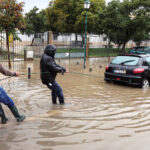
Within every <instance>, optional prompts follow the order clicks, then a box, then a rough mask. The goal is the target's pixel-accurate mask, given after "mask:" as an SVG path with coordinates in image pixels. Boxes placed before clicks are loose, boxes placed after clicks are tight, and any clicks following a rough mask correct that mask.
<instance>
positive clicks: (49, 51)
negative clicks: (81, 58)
mask: <svg viewBox="0 0 150 150" xmlns="http://www.w3.org/2000/svg"><path fill="white" fill-rule="evenodd" d="M44 53H45V54H47V55H49V56H51V57H53V58H54V56H55V53H56V46H55V45H52V44H49V45H47V46H46V47H45V50H44Z"/></svg>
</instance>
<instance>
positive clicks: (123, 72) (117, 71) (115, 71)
mask: <svg viewBox="0 0 150 150" xmlns="http://www.w3.org/2000/svg"><path fill="white" fill-rule="evenodd" d="M114 73H122V74H126V70H119V69H115V70H114Z"/></svg>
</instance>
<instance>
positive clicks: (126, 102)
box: [0, 58, 150, 150]
mask: <svg viewBox="0 0 150 150" xmlns="http://www.w3.org/2000/svg"><path fill="white" fill-rule="evenodd" d="M108 62H109V59H108V58H97V59H96V58H91V59H89V61H87V66H86V69H83V60H82V59H73V60H60V62H59V61H58V60H57V63H59V64H60V65H62V66H64V67H67V68H69V69H70V71H71V72H70V73H66V74H65V75H63V76H62V75H60V74H59V75H58V76H57V81H58V83H59V84H60V85H61V86H62V88H63V92H64V96H65V102H66V104H65V105H64V106H60V105H52V104H51V92H50V91H49V90H48V88H47V87H46V86H44V85H42V83H41V81H40V78H39V60H35V61H33V62H32V61H31V62H30V61H28V62H23V61H22V62H15V63H14V64H13V69H14V70H17V71H18V72H20V73H25V72H27V68H28V67H31V72H32V73H33V74H32V75H31V79H28V78H27V75H21V76H19V77H18V78H15V77H13V78H10V79H7V80H3V81H1V85H2V86H3V87H4V88H5V90H6V91H7V92H8V94H9V96H10V97H11V98H13V100H14V101H15V103H16V105H17V107H18V109H19V111H20V113H22V114H25V115H26V120H25V121H24V122H22V123H17V122H16V120H15V119H14V117H13V116H12V114H11V113H10V111H9V110H8V108H7V107H6V106H4V105H3V108H4V110H5V112H6V115H7V117H8V118H9V121H8V123H7V124H6V125H2V124H0V150H35V149H36V150H120V149H121V150H149V149H150V144H149V143H150V138H149V136H150V89H140V88H136V87H130V86H124V85H117V84H108V83H105V82H104V78H103V77H104V70H105V66H106V64H107V63H108ZM3 64H4V65H5V63H3ZM89 68H92V71H89ZM0 77H1V79H2V78H5V76H2V75H1V76H0Z"/></svg>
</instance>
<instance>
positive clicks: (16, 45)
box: [0, 32, 150, 61]
mask: <svg viewBox="0 0 150 150" xmlns="http://www.w3.org/2000/svg"><path fill="white" fill-rule="evenodd" d="M17 36H18V37H19V39H20V40H18V39H14V38H13V37H12V36H9V41H10V43H9V45H10V57H11V60H13V61H15V60H24V52H25V51H26V50H32V51H33V52H34V57H41V55H42V54H43V50H44V48H45V46H46V45H47V44H54V45H56V47H57V49H58V51H59V54H56V57H58V58H59V57H61V58H70V57H75V58H76V57H84V40H85V37H84V34H73V33H70V34H68V33H63V34H62V33H53V32H45V33H36V34H35V35H33V34H32V35H30V36H27V35H26V34H21V33H19V32H18V33H17ZM87 41H88V43H89V46H88V47H89V48H90V49H97V48H108V46H110V45H109V39H108V38H107V37H106V35H94V34H88V35H87ZM142 45H143V46H150V41H145V42H142ZM111 46H112V47H113V48H117V45H115V44H112V45H111ZM133 46H136V45H135V43H134V42H132V41H129V42H128V43H127V45H126V47H127V48H131V47H133ZM64 50H66V52H65V51H64ZM73 50H74V51H73ZM61 52H63V54H60V53H61ZM99 52H101V51H99ZM7 55H8V54H7V47H6V34H5V33H0V59H1V60H7V58H8V56H7Z"/></svg>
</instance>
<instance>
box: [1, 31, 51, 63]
mask: <svg viewBox="0 0 150 150" xmlns="http://www.w3.org/2000/svg"><path fill="white" fill-rule="evenodd" d="M17 36H18V39H14V38H13V36H12V35H10V36H9V51H10V57H11V60H12V61H15V60H24V53H25V51H26V50H32V51H34V56H35V57H39V56H41V54H42V53H43V49H44V47H45V46H46V45H47V44H48V43H49V42H48V32H45V33H36V34H35V35H30V36H28V35H26V34H21V33H17ZM7 55H8V53H7V47H6V34H5V33H1V34H0V59H1V60H7V58H8V56H7Z"/></svg>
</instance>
